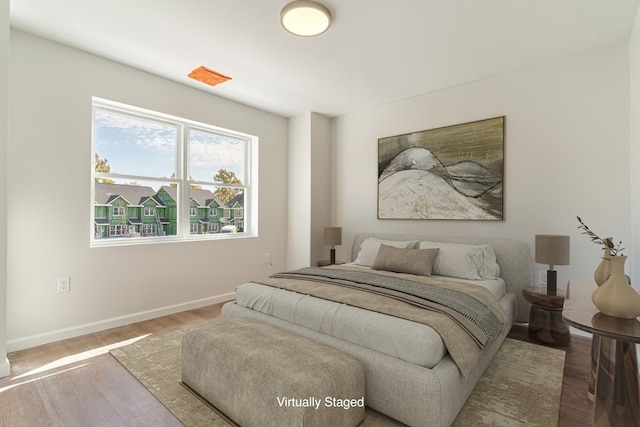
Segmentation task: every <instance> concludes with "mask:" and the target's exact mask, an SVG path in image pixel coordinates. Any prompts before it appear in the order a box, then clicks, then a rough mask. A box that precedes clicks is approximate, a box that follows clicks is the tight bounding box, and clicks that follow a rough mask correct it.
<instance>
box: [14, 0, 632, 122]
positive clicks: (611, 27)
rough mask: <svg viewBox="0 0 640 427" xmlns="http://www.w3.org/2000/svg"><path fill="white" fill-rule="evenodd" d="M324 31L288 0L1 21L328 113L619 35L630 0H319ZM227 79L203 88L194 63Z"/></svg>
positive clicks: (23, 12)
mask: <svg viewBox="0 0 640 427" xmlns="http://www.w3.org/2000/svg"><path fill="white" fill-rule="evenodd" d="M318 1H319V2H321V3H322V4H324V5H325V6H326V7H327V8H328V9H329V10H330V11H331V14H332V16H333V23H332V26H331V27H330V28H329V30H328V31H327V32H326V33H324V34H322V35H320V36H318V37H311V38H301V37H296V36H293V35H291V34H289V33H288V32H286V31H285V30H283V29H282V28H281V26H280V21H279V18H280V10H281V9H282V8H283V7H284V6H285V5H286V4H287V3H288V0H209V1H206V0H197V1H196V0H175V1H174V0H164V1H159V0H136V1H116V0H91V1H88V0H85V1H78V0H49V1H42V0H11V3H10V13H11V18H10V20H11V21H10V22H11V26H12V27H13V28H17V29H20V30H23V31H27V32H30V33H33V34H36V35H39V36H42V37H45V38H48V39H52V40H55V41H58V42H60V43H63V44H66V45H69V46H73V47H76V48H78V49H82V50H86V51H88V52H92V53H95V54H97V55H100V56H103V57H106V58H110V59H112V60H115V61H118V62H121V63H124V64H128V65H130V66H133V67H136V68H139V69H142V70H145V71H148V72H151V73H154V74H157V75H160V76H163V77H166V78H168V79H171V80H175V81H177V82H180V83H184V84H186V85H189V86H193V87H195V88H199V89H201V90H205V91H209V92H211V93H214V94H216V95H219V96H222V97H225V98H228V99H232V100H235V101H239V102H242V103H244V104H248V105H251V106H255V107H258V108H261V109H264V110H267V111H271V112H273V113H276V114H280V115H283V116H287V117H291V116H295V115H297V114H300V113H302V112H307V111H313V112H317V113H321V114H325V115H327V116H329V117H335V116H339V115H343V114H347V113H351V112H356V111H360V110H364V109H367V108H371V107H375V106H379V105H383V104H387V103H390V102H394V101H398V100H401V99H406V98H410V97H413V96H416V95H420V94H424V93H429V92H434V91H438V90H442V89H445V88H448V87H453V86H456V85H461V84H464V83H468V82H471V81H475V80H479V79H483V78H486V77H490V76H493V75H498V74H502V73H506V72H509V71H513V70H517V69H521V68H524V67H529V66H532V65H536V64H542V63H545V62H549V61H553V60H556V59H558V58H562V57H567V56H573V55H579V54H582V53H585V52H588V51H594V50H598V49H603V48H607V47H611V46H615V45H619V44H622V43H626V42H628V40H629V36H630V34H631V31H632V28H633V25H634V21H635V17H636V13H637V10H638V5H639V3H640V0H555V1H552V0H318ZM201 65H204V66H205V67H208V68H212V69H214V70H216V71H218V72H220V73H222V74H225V75H228V76H231V77H232V78H233V79H232V80H230V81H228V82H226V83H224V84H221V85H219V86H215V87H210V86H207V85H205V84H203V83H199V82H197V81H193V80H191V79H189V78H188V77H187V74H188V73H189V72H190V71H191V70H193V69H195V68H197V67H199V66H201Z"/></svg>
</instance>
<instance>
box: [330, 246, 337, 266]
mask: <svg viewBox="0 0 640 427" xmlns="http://www.w3.org/2000/svg"><path fill="white" fill-rule="evenodd" d="M335 263H336V250H335V249H334V248H331V252H330V256H329V264H331V265H333V264H335Z"/></svg>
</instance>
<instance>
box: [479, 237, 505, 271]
mask: <svg viewBox="0 0 640 427" xmlns="http://www.w3.org/2000/svg"><path fill="white" fill-rule="evenodd" d="M481 246H482V254H483V255H484V263H483V267H484V269H483V270H481V271H480V272H479V273H480V276H481V277H483V278H485V279H497V278H498V277H500V266H499V265H498V261H497V259H496V253H495V252H494V250H493V248H492V247H491V245H481Z"/></svg>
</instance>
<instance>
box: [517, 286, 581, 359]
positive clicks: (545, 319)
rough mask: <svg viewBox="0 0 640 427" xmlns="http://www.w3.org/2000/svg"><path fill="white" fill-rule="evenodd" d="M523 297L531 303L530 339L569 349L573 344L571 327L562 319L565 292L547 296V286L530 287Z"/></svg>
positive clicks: (523, 292) (523, 291)
mask: <svg viewBox="0 0 640 427" xmlns="http://www.w3.org/2000/svg"><path fill="white" fill-rule="evenodd" d="M522 296H523V297H524V299H525V300H527V301H529V302H530V303H531V309H530V310H529V338H531V339H532V340H534V341H536V342H539V343H541V344H546V345H551V346H554V347H567V346H569V345H570V344H571V334H570V333H569V326H568V325H567V324H566V323H565V322H564V320H563V319H562V306H563V305H564V291H562V290H558V291H557V292H556V295H547V288H546V286H528V287H526V288H524V289H522Z"/></svg>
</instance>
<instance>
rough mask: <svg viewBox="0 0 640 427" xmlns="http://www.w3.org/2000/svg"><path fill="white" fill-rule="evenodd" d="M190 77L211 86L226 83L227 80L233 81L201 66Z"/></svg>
mask: <svg viewBox="0 0 640 427" xmlns="http://www.w3.org/2000/svg"><path fill="white" fill-rule="evenodd" d="M189 77H191V78H192V79H194V80H198V81H199V82H202V83H206V84H208V85H210V86H215V85H218V84H220V83H224V82H226V81H227V80H231V77H229V76H225V75H224V74H221V73H219V72H217V71H213V70H212V69H210V68H207V67H204V66H201V67H198V68H196V69H195V70H193V71H192V72H190V73H189Z"/></svg>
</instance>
